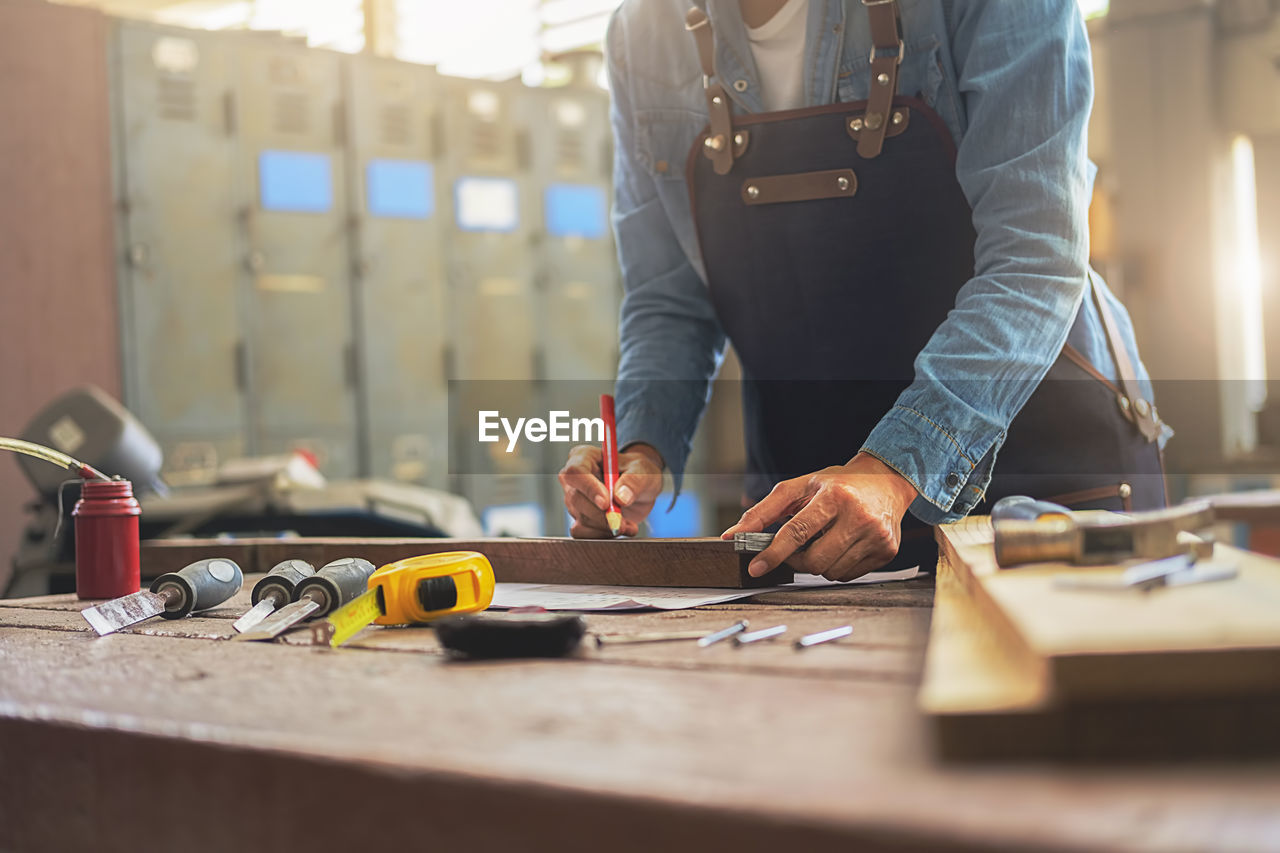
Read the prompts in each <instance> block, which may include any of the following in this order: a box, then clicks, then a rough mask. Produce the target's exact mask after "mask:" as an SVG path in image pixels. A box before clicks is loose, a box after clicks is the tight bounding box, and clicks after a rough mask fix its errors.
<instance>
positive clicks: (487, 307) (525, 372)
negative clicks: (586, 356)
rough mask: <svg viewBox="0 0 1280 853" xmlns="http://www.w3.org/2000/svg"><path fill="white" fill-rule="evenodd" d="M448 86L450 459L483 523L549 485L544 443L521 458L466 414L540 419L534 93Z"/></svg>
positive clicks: (511, 86)
mask: <svg viewBox="0 0 1280 853" xmlns="http://www.w3.org/2000/svg"><path fill="white" fill-rule="evenodd" d="M442 79H443V81H444V83H445V99H444V103H445V117H444V140H445V142H444V151H443V163H444V170H445V173H446V181H447V186H448V191H449V200H450V213H451V223H450V228H449V234H448V248H447V259H448V279H449V296H450V303H451V308H450V316H451V318H452V328H453V335H452V347H451V353H452V359H451V378H452V379H454V380H457V381H455V382H454V383H453V387H452V389H451V409H452V411H453V412H454V413H455V418H454V423H453V424H452V425H451V429H452V430H453V434H452V435H451V436H450V439H451V446H452V448H453V455H452V456H451V459H450V461H451V464H452V466H453V471H454V473H455V474H456V475H457V478H456V485H457V486H458V488H459V489H460V490H461V491H462V492H463V493H464V494H465V495H466V496H467V497H469V498H470V499H471V500H472V502H473V503H474V504H475V505H476V508H477V510H478V511H479V513H480V515H481V517H482V519H484V518H486V517H487V516H488V515H495V514H501V513H499V512H498V510H496V509H495V508H498V507H511V506H518V507H523V508H525V509H529V510H532V509H533V508H535V507H540V506H541V500H540V497H541V494H542V491H543V489H542V484H543V482H544V480H545V479H546V477H547V476H548V475H547V472H546V471H545V470H543V468H544V466H543V456H544V454H543V453H542V452H541V448H542V445H537V444H529V443H523V444H521V445H520V446H519V448H518V449H517V452H515V453H506V452H504V451H500V450H495V447H496V446H495V445H481V444H479V443H478V442H477V430H476V424H475V422H473V421H472V420H471V418H470V417H467V416H465V415H463V414H462V413H463V412H474V407H475V400H476V399H478V398H485V399H488V400H493V399H496V400H498V401H499V403H495V404H500V405H501V409H500V410H501V411H503V412H504V414H508V413H509V414H511V415H512V416H517V417H521V416H522V417H533V416H540V415H541V414H542V413H543V410H542V406H541V393H540V390H539V388H538V386H537V380H538V377H539V375H540V374H541V370H540V368H539V366H538V363H539V360H540V358H541V356H540V353H539V351H538V335H537V323H538V313H537V294H536V292H535V273H534V262H533V256H532V246H531V243H532V240H533V239H534V236H535V234H536V232H535V230H534V221H533V220H534V214H535V213H536V204H535V199H534V198H533V195H534V194H533V193H532V192H531V191H530V186H529V180H528V171H529V136H528V131H527V130H526V128H525V127H524V126H523V123H522V121H521V118H522V117H523V115H522V113H521V112H520V110H519V109H518V99H519V98H521V97H522V96H523V95H524V94H526V92H527V90H526V89H525V87H524V86H522V85H520V83H519V82H518V81H513V82H510V83H485V82H482V81H475V80H462V79H456V78H455V79H450V78H442ZM539 513H540V510H539ZM495 517H496V515H495ZM536 527H538V528H540V527H541V524H538V525H536ZM491 529H493V527H492V526H491ZM519 532H525V533H537V532H541V530H540V529H532V528H530V527H527V528H525V529H523V530H521V531H519Z"/></svg>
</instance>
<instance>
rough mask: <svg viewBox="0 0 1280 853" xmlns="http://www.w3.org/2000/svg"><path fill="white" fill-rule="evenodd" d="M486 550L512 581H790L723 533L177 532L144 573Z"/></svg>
mask: <svg viewBox="0 0 1280 853" xmlns="http://www.w3.org/2000/svg"><path fill="white" fill-rule="evenodd" d="M441 551H479V552H480V553H482V554H484V555H485V556H486V557H488V558H489V561H490V562H491V563H493V571H494V574H495V575H496V576H497V578H498V580H500V581H506V582H509V583H571V584H616V585H620V586H679V587H723V588H728V589H750V588H753V587H762V586H776V585H778V584H784V583H790V582H791V580H792V579H793V575H792V573H791V570H790V569H789V568H786V567H785V565H784V566H779V567H778V568H777V569H774V570H773V571H772V572H770V573H769V574H767V575H765V576H764V577H759V578H753V577H751V576H750V575H748V574H747V563H748V562H750V557H751V556H752V555H749V554H744V555H739V554H738V553H736V552H735V551H734V550H733V543H732V542H726V541H724V540H722V539H609V540H592V539H565V538H547V539H345V538H323V539H319V538H297V539H233V540H228V541H225V542H223V541H219V540H215V539H186V540H182V539H177V540H172V541H169V540H154V541H151V542H145V543H143V546H142V570H143V574H144V575H146V576H148V577H153V576H155V575H158V574H162V573H164V572H171V571H176V570H177V569H180V568H182V567H183V566H185V565H187V564H188V563H192V562H195V561H196V560H203V559H205V558H206V557H226V558H227V559H231V560H235V561H236V562H237V563H239V564H240V568H241V569H243V570H244V571H245V572H266V571H269V570H270V569H271V567H272V566H274V565H275V564H276V563H278V562H280V561H281V560H288V559H297V560H306V561H307V562H309V563H311V564H312V565H314V566H315V567H316V568H319V567H320V566H321V565H323V564H325V563H327V562H329V561H331V560H336V559H338V558H339V557H363V558H364V559H366V560H368V561H369V562H371V563H373V564H374V565H375V566H382V565H385V564H387V563H391V562H394V561H396V560H403V559H405V558H406V557H415V556H418V555H420V554H438V553H440V552H441Z"/></svg>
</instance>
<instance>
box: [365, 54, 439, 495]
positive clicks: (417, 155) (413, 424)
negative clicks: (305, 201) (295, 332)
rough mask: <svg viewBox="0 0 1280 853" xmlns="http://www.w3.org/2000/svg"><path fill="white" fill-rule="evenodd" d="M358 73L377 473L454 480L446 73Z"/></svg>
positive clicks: (370, 426) (413, 68) (390, 65)
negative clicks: (443, 163) (444, 166)
mask: <svg viewBox="0 0 1280 853" xmlns="http://www.w3.org/2000/svg"><path fill="white" fill-rule="evenodd" d="M348 68H349V73H348V77H347V82H348V90H347V91H348V94H347V103H348V104H349V105H350V110H349V117H350V123H349V135H348V138H349V139H350V148H349V157H350V160H349V162H350V164H351V166H350V172H349V175H350V181H351V187H352V195H353V198H352V204H351V207H352V210H353V216H354V220H355V222H356V226H357V227H356V235H357V238H356V245H357V249H356V251H357V252H358V256H357V259H356V264H355V274H356V280H355V284H356V288H357V299H358V305H359V312H358V314H359V353H360V364H361V373H360V400H361V410H362V414H363V417H364V419H365V424H366V436H367V445H366V447H365V448H364V454H365V459H366V467H365V470H367V471H368V472H369V473H371V474H373V475H374V476H378V477H391V478H393V479H397V480H404V481H409V482H418V483H424V484H427V485H430V486H433V487H436V488H444V487H446V486H447V485H448V482H447V475H448V434H447V429H448V424H447V418H448V386H447V383H446V377H445V364H444V362H445V352H446V350H447V348H448V331H449V326H450V324H449V321H448V318H447V316H446V311H447V303H446V294H445V286H446V285H445V261H444V256H443V240H442V228H444V227H448V225H449V222H450V216H449V210H448V208H447V206H445V208H444V209H443V210H442V209H441V205H440V204H439V203H438V199H437V196H438V192H439V185H440V183H441V176H440V170H439V163H438V162H437V158H438V157H439V154H440V150H439V149H440V148H442V147H443V139H441V138H440V137H441V133H442V131H443V124H442V122H443V108H442V104H441V103H440V84H439V81H438V78H437V77H436V75H435V73H434V72H433V71H432V70H431V69H429V68H426V67H423V66H420V65H410V64H407V63H398V62H392V61H389V60H384V59H376V58H372V57H353V58H352V59H351V60H350V64H349V66H348Z"/></svg>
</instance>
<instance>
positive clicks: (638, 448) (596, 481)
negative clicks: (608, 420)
mask: <svg viewBox="0 0 1280 853" xmlns="http://www.w3.org/2000/svg"><path fill="white" fill-rule="evenodd" d="M603 461H604V455H603V453H602V451H601V450H600V448H599V447H597V446H595V445H590V444H582V445H579V446H577V447H575V448H573V450H571V451H569V461H568V462H566V463H565V466H564V468H562V469H561V470H560V486H561V487H562V488H563V489H564V505H565V509H567V510H569V515H571V516H573V526H572V527H570V528H569V535H570V536H572V537H574V538H575V539H612V538H613V534H612V533H610V532H609V523H608V522H607V521H605V517H604V514H605V511H606V510H607V509H608V508H609V491H608V489H606V488H605V487H604V481H603V477H604V469H603V467H602V466H603ZM662 469H663V463H662V456H661V455H660V454H659V453H658V451H657V450H655V449H654V448H652V447H650V446H649V445H647V444H632V445H630V446H628V448H627V450H626V451H624V452H622V453H619V454H618V483H617V486H616V487H615V488H614V490H613V494H614V497H615V498H616V499H617V501H618V507H619V509H621V510H622V527H621V528H620V529H619V530H618V534H619V535H620V536H635V535H636V534H638V533H639V532H640V522H642V521H644V520H645V518H646V517H648V515H649V511H650V510H652V509H653V502H654V501H655V500H657V498H658V494H659V493H660V492H661V491H662Z"/></svg>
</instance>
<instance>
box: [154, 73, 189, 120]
mask: <svg viewBox="0 0 1280 853" xmlns="http://www.w3.org/2000/svg"><path fill="white" fill-rule="evenodd" d="M156 85H157V93H156V106H157V107H158V110H159V113H160V118H167V119H172V120H174V121H194V120H195V117H196V81H195V80H194V79H192V78H191V77H186V76H175V75H172V74H161V75H160V76H159V77H158V78H156Z"/></svg>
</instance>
